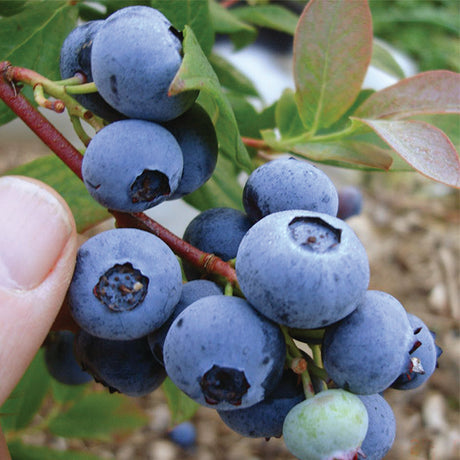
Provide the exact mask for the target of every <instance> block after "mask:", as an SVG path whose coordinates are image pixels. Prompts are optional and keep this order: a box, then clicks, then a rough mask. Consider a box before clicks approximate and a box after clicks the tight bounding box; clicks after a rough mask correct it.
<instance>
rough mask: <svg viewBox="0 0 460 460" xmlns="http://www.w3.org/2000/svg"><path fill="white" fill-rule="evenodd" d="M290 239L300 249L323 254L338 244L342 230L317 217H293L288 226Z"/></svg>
mask: <svg viewBox="0 0 460 460" xmlns="http://www.w3.org/2000/svg"><path fill="white" fill-rule="evenodd" d="M288 227H289V231H290V235H291V238H292V239H293V240H294V241H295V242H296V243H297V244H299V245H300V246H301V247H302V248H307V249H309V250H311V251H313V252H317V253H320V254H321V253H324V252H326V251H328V250H330V249H332V248H333V247H335V246H337V245H338V244H339V243H340V238H341V235H342V230H341V229H340V228H335V227H333V226H332V225H330V224H328V223H327V222H326V221H324V220H323V219H321V218H319V217H306V216H302V217H294V219H292V220H291V222H289V224H288Z"/></svg>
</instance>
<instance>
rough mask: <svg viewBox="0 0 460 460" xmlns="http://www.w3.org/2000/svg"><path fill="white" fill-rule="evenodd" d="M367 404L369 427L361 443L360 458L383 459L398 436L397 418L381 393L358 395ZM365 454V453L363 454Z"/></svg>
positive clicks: (367, 459) (366, 459) (369, 459)
mask: <svg viewBox="0 0 460 460" xmlns="http://www.w3.org/2000/svg"><path fill="white" fill-rule="evenodd" d="M358 397H359V399H360V400H361V402H362V403H363V404H364V405H365V406H366V410H367V415H368V418H369V427H368V428H367V433H366V437H365V438H364V441H363V443H362V445H361V451H362V454H361V453H360V454H358V459H359V460H381V459H382V458H383V457H384V456H385V454H386V453H387V452H388V451H389V450H390V449H391V446H392V445H393V443H394V440H395V437H396V420H395V416H394V413H393V410H392V409H391V407H390V405H389V404H388V403H387V402H386V401H385V399H384V398H383V397H382V396H380V395H379V394H375V395H358ZM363 454H364V455H363Z"/></svg>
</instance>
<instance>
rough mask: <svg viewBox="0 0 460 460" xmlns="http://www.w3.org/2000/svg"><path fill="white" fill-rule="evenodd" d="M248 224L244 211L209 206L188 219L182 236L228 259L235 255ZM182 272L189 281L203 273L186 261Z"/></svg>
mask: <svg viewBox="0 0 460 460" xmlns="http://www.w3.org/2000/svg"><path fill="white" fill-rule="evenodd" d="M251 225H252V223H251V221H250V220H249V218H248V217H247V216H246V214H245V213H244V212H241V211H239V210H238V209H233V208H225V207H219V208H210V209H206V210H205V211H203V212H201V213H200V214H198V215H197V216H196V217H195V218H193V219H192V220H191V221H190V223H189V224H188V225H187V228H186V229H185V231H184V235H183V239H184V240H185V241H187V242H188V243H190V244H191V245H193V246H195V247H197V248H198V249H201V250H202V251H204V252H209V253H210V254H215V255H216V256H217V257H220V258H221V259H222V260H225V261H227V260H230V259H234V258H235V257H236V253H237V252H238V247H239V245H240V242H241V240H242V238H243V236H244V235H245V234H246V232H247V231H248V230H249V228H250V227H251ZM184 271H185V275H186V276H187V279H189V280H192V279H196V278H200V277H201V276H202V274H201V273H200V272H199V271H198V270H197V269H196V268H195V267H192V266H190V265H189V264H187V263H184Z"/></svg>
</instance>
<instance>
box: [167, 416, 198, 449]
mask: <svg viewBox="0 0 460 460" xmlns="http://www.w3.org/2000/svg"><path fill="white" fill-rule="evenodd" d="M168 437H169V439H171V441H172V442H173V443H174V444H177V445H178V446H180V447H182V448H183V449H189V448H190V447H192V446H193V445H194V444H195V443H196V429H195V426H194V425H193V423H192V422H182V423H179V425H176V426H175V427H174V428H173V429H172V430H171V431H169V433H168Z"/></svg>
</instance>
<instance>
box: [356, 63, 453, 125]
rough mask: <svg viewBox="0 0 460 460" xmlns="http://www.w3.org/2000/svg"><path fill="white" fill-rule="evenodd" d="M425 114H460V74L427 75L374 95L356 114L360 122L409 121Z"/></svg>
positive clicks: (405, 80) (434, 71)
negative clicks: (378, 120)
mask: <svg viewBox="0 0 460 460" xmlns="http://www.w3.org/2000/svg"><path fill="white" fill-rule="evenodd" d="M422 113H460V74H458V73H455V72H449V71H447V70H433V71H429V72H423V73H420V74H418V75H415V76H414V77H410V78H405V79H404V80H401V81H399V82H398V83H395V84H394V85H392V86H389V87H388V88H385V89H382V90H380V91H377V92H375V93H374V94H372V95H371V96H370V97H369V98H368V99H366V101H365V102H364V103H363V104H362V105H361V107H359V108H358V110H357V111H356V112H355V113H354V115H355V116H357V117H360V118H372V119H376V118H391V119H393V120H396V119H401V118H408V117H410V116H413V115H417V114H422Z"/></svg>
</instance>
